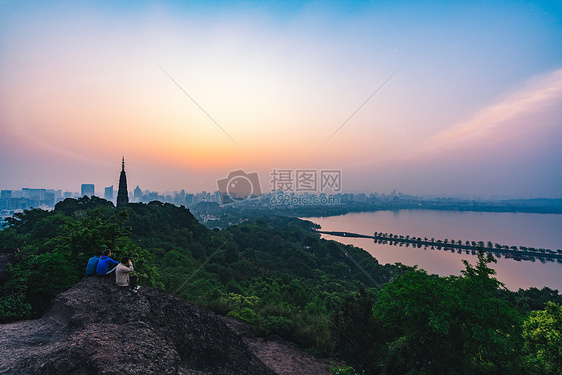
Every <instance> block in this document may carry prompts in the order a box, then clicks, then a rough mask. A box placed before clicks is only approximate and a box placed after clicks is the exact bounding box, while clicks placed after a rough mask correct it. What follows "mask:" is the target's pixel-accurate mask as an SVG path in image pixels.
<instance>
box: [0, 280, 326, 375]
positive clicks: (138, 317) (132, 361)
mask: <svg viewBox="0 0 562 375" xmlns="http://www.w3.org/2000/svg"><path fill="white" fill-rule="evenodd" d="M233 324H234V322H231V324H229V325H230V326H232V325H233ZM240 324H242V323H240ZM238 330H240V327H238ZM254 342H255V341H254ZM262 344H263V342H262ZM291 345H292V344H289V343H287V344H286V345H285V344H283V345H278V347H279V348H280V349H279V352H278V355H275V356H274V357H275V358H276V362H277V363H276V364H275V365H274V366H271V365H267V362H268V361H269V359H268V358H267V357H266V356H264V358H262V359H260V358H259V357H258V356H256V354H254V352H255V351H256V348H255V345H254V348H253V349H254V350H252V343H251V340H249V338H248V335H247V334H246V335H244V337H241V336H240V335H239V334H238V333H236V332H235V331H234V330H233V329H231V328H229V326H227V324H225V323H224V322H223V320H221V319H220V318H219V317H217V316H216V315H215V314H214V313H213V312H211V311H208V310H205V309H203V308H200V307H198V306H196V305H194V304H192V303H189V302H187V301H185V300H182V299H180V298H178V297H175V296H172V295H170V294H168V293H166V292H164V291H162V290H160V289H157V288H149V287H142V288H141V289H140V290H139V292H138V293H136V294H133V293H131V292H129V291H128V289H126V288H120V287H118V286H116V285H115V284H114V282H113V281H112V280H111V279H101V278H97V277H90V278H85V279H82V280H81V281H80V282H78V283H77V284H76V285H75V286H74V287H72V288H71V289H69V290H67V291H66V292H63V293H61V294H59V295H58V296H57V297H56V298H55V300H54V301H53V302H52V304H51V306H50V308H49V310H48V311H47V312H46V313H45V314H44V315H43V317H42V318H40V319H37V320H29V321H23V322H17V323H11V324H4V325H0V357H1V358H2V360H1V361H0V374H14V375H15V374H25V375H28V374H108V375H110V374H120V375H123V374H143V375H145V374H158V375H161V374H179V375H184V374H185V375H203V374H205V375H207V374H237V375H238V374H240V375H241V374H252V375H260V374H264V375H275V374H289V373H291V374H293V373H302V374H304V373H314V374H327V373H329V365H328V364H327V361H320V360H316V359H314V358H312V357H310V356H308V355H307V354H306V353H302V352H300V353H299V354H298V355H296V354H295V352H299V351H298V348H295V347H292V346H291ZM284 348H290V349H288V350H290V352H291V353H292V354H291V355H289V356H288V358H287V362H288V363H287V364H288V366H287V370H289V369H294V370H295V371H298V372H295V371H292V370H291V372H285V371H283V369H282V367H283V366H279V358H280V357H283V356H284V355H285V354H286V352H285V353H284V352H283V350H284ZM258 354H259V353H258ZM270 354H271V353H270ZM295 359H296V362H295ZM264 362H265V363H264ZM291 362H294V363H291ZM295 364H296V366H297V367H298V366H302V368H300V369H299V368H295ZM307 366H308V369H307V368H306V367H307ZM272 368H276V371H274V370H273V369H272ZM312 370H314V371H313V372H311V371H312Z"/></svg>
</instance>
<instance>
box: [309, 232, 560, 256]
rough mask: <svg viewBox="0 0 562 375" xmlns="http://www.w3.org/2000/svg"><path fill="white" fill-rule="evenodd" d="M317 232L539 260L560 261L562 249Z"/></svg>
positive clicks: (385, 243) (395, 243)
mask: <svg viewBox="0 0 562 375" xmlns="http://www.w3.org/2000/svg"><path fill="white" fill-rule="evenodd" d="M316 232H317V233H321V234H329V235H332V236H340V237H360V238H373V239H374V240H375V243H379V244H384V245H387V244H388V245H394V246H397V245H399V246H402V245H404V244H405V245H406V247H408V246H410V245H412V246H413V247H415V248H421V247H422V246H423V247H424V249H427V248H428V247H429V248H431V250H434V249H438V250H441V249H444V250H451V251H454V250H458V251H462V250H465V251H466V252H467V253H468V251H471V252H472V254H474V255H476V254H477V252H478V251H484V252H486V253H492V254H494V255H496V256H501V255H502V254H503V255H504V256H505V257H506V258H513V259H516V260H535V258H539V259H540V260H543V261H544V260H545V259H547V260H551V261H552V260H555V259H558V260H559V261H562V250H560V249H558V250H556V252H555V251H553V250H550V249H544V248H535V247H531V246H508V245H500V244H499V243H495V244H493V243H492V241H488V242H487V243H485V242H484V241H465V242H463V241H461V240H458V241H457V240H454V239H447V238H446V239H445V240H436V239H435V238H433V237H432V238H427V237H424V238H421V237H416V236H411V237H410V235H406V236H404V235H402V234H400V235H398V234H392V233H382V232H375V233H374V235H373V236H369V235H363V234H357V233H351V232H336V231H321V230H317V231H316Z"/></svg>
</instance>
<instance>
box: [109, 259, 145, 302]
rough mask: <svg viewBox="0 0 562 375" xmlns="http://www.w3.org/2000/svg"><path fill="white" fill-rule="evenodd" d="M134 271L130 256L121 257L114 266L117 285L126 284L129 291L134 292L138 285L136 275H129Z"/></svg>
mask: <svg viewBox="0 0 562 375" xmlns="http://www.w3.org/2000/svg"><path fill="white" fill-rule="evenodd" d="M132 271H134V268H133V262H131V258H129V257H123V258H122V259H121V263H119V264H118V265H117V267H116V268H115V282H116V283H117V285H119V286H128V287H129V289H130V290H131V292H133V293H136V292H137V290H138V289H139V287H138V286H137V280H138V276H137V275H131V272H132Z"/></svg>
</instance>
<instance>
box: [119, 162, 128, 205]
mask: <svg viewBox="0 0 562 375" xmlns="http://www.w3.org/2000/svg"><path fill="white" fill-rule="evenodd" d="M127 203H129V192H128V191H127V175H126V174H125V156H123V158H122V159H121V175H120V176H119V190H118V191H117V207H121V206H125V205H126V204H127Z"/></svg>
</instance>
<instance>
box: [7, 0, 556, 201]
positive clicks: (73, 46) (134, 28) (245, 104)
mask: <svg viewBox="0 0 562 375" xmlns="http://www.w3.org/2000/svg"><path fill="white" fill-rule="evenodd" d="M0 20H1V22H0V35H2V38H0V53H1V54H2V56H3V58H2V59H1V60H0V80H1V81H2V82H3V84H2V85H1V86H0V176H1V177H2V179H1V181H0V189H2V190H10V189H12V190H17V189H21V188H23V187H37V188H40V187H55V188H57V189H62V190H65V191H79V190H80V186H81V184H89V183H92V184H94V185H95V186H96V187H101V188H103V187H109V186H117V185H118V179H119V176H118V174H119V170H117V169H116V165H118V163H119V161H120V160H121V157H122V155H125V158H126V159H127V179H128V181H129V184H130V187H136V186H137V185H139V186H141V187H142V188H143V189H146V190H152V191H180V190H182V189H184V190H186V191H191V192H197V191H216V190H217V181H218V180H220V179H224V178H225V177H226V176H227V175H229V173H230V172H232V171H236V170H244V171H245V172H247V173H253V172H257V173H259V175H260V178H261V180H262V185H263V186H264V190H265V191H267V190H268V185H269V184H270V182H269V181H268V180H269V179H270V174H271V172H272V171H274V170H276V169H283V168H285V169H293V170H296V169H314V170H328V169H330V170H340V171H341V173H342V176H343V181H342V189H343V190H344V191H348V192H391V191H392V190H394V189H396V190H398V191H401V192H404V193H405V194H412V195H441V196H482V197H491V196H505V197H524V198H537V197H545V198H562V190H561V189H560V187H561V186H562V169H561V168H560V165H561V163H562V149H561V148H560V147H559V145H560V144H561V141H562V126H561V124H560V119H562V49H560V48H559V47H558V46H560V45H562V21H561V20H562V4H560V3H559V2H554V1H530V2H524V3H523V2H512V1H500V2H495V1H494V2H492V1H482V2H478V3H472V4H452V3H450V2H446V1H435V0H433V1H430V2H422V1H407V2H403V3H400V4H398V3H396V2H391V1H377V2H371V1H359V2H353V3H341V2H336V1H328V2H315V1H294V2H283V3H274V2H267V3H261V2H236V1H235V2H224V1H216V2H190V3H189V4H183V3H182V4H177V3H172V2H162V3H158V4H157V3H154V2H145V1H140V2H125V3H114V2H109V1H99V2H92V1H84V2H79V3H76V2H72V1H62V2H50V1H45V2H39V1H18V2H16V1H8V2H5V3H3V5H2V11H1V13H0ZM97 193H99V194H101V195H100V196H103V194H104V191H103V190H101V191H98V192H97Z"/></svg>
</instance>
